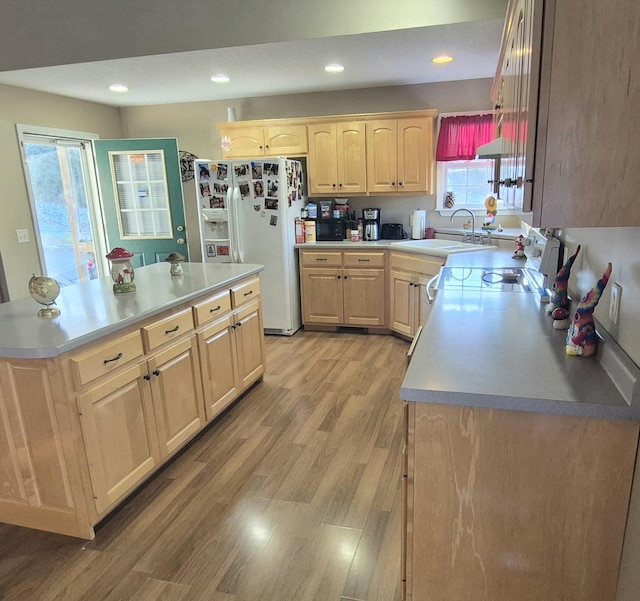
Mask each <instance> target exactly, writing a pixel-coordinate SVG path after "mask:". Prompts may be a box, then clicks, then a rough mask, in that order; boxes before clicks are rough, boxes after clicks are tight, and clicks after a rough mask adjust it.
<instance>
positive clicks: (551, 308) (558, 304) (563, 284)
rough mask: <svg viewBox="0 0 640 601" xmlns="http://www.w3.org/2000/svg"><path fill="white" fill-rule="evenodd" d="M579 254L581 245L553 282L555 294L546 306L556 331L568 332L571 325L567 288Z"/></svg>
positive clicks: (553, 293)
mask: <svg viewBox="0 0 640 601" xmlns="http://www.w3.org/2000/svg"><path fill="white" fill-rule="evenodd" d="M579 252H580V245H578V248H576V252H575V253H573V255H571V256H570V257H569V259H567V262H566V263H565V264H564V265H563V266H562V267H561V268H560V271H558V275H556V279H555V282H553V292H552V294H551V300H550V301H549V304H548V305H547V306H546V310H547V313H549V315H551V317H552V318H553V327H554V328H555V329H556V330H566V329H567V328H568V327H569V324H570V323H571V320H570V317H569V309H570V307H571V300H570V299H569V294H568V293H567V288H568V287H569V276H570V275H571V267H572V266H573V263H574V261H575V260H576V257H577V256H578V253H579Z"/></svg>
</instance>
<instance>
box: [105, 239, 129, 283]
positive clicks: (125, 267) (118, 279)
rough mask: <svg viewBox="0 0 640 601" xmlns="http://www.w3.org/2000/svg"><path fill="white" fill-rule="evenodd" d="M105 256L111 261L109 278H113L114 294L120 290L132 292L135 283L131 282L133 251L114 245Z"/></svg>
mask: <svg viewBox="0 0 640 601" xmlns="http://www.w3.org/2000/svg"><path fill="white" fill-rule="evenodd" d="M106 256H107V259H109V261H111V279H112V280H113V291H114V292H115V293H116V294H119V293H122V292H133V291H134V290H135V289H136V285H135V284H134V283H133V277H134V274H133V265H131V257H133V253H132V252H131V251H129V250H127V249H126V248H121V247H120V246H116V247H115V248H114V249H113V250H112V251H111V252H110V253H109V254H108V255H106Z"/></svg>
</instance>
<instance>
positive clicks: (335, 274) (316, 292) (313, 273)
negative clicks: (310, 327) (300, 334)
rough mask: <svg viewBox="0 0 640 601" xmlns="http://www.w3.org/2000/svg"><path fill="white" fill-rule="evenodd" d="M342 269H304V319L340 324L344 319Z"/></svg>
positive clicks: (306, 320)
mask: <svg viewBox="0 0 640 601" xmlns="http://www.w3.org/2000/svg"><path fill="white" fill-rule="evenodd" d="M342 307H343V293H342V270H341V269H303V270H302V321H303V322H304V323H318V324H339V323H343V321H342V316H343V312H342Z"/></svg>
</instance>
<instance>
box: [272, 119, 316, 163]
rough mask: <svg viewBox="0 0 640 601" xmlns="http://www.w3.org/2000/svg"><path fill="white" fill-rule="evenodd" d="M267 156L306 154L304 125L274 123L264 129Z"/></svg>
mask: <svg viewBox="0 0 640 601" xmlns="http://www.w3.org/2000/svg"><path fill="white" fill-rule="evenodd" d="M264 143H265V154H266V155H267V156H285V157H293V156H299V155H303V154H307V127H306V125H274V126H271V127H266V128H265V130H264Z"/></svg>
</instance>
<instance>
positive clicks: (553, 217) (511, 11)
mask: <svg viewBox="0 0 640 601" xmlns="http://www.w3.org/2000/svg"><path fill="white" fill-rule="evenodd" d="M543 8H544V11H543ZM637 13H638V11H637V5H636V3H635V2H633V1H632V0H624V1H623V2H622V3H620V4H618V5H616V9H615V10H612V9H611V6H609V5H608V4H607V3H604V2H600V3H593V6H591V5H590V6H589V10H584V3H582V2H579V0H565V1H563V2H558V0H545V1H544V2H543V1H542V0H511V1H510V3H509V8H508V11H507V21H506V26H505V29H504V37H503V40H502V49H501V54H500V56H501V58H500V62H499V65H498V71H497V75H496V80H495V82H494V89H493V94H492V97H493V99H494V101H495V102H496V105H498V110H499V111H500V113H501V115H500V118H501V119H502V123H501V126H502V131H501V136H502V137H503V139H504V138H506V139H507V141H508V148H507V150H506V153H505V155H506V156H505V160H504V161H503V162H506V163H507V165H506V170H505V169H503V171H502V173H501V180H503V181H504V178H505V177H511V179H513V176H514V175H515V179H516V182H517V180H518V177H522V178H523V180H524V181H523V182H522V186H523V190H522V193H523V204H524V208H525V210H526V209H528V208H531V209H532V210H533V225H534V226H540V227H604V226H612V227H638V226H640V210H638V201H637V195H638V189H640V170H639V169H638V168H637V166H638V165H640V144H638V140H637V133H636V130H637V127H634V124H637V123H638V122H640V101H639V98H640V96H639V94H638V89H640V62H639V61H638V56H640V19H639V18H638V17H637ZM631 15H633V16H631ZM621 32H624V34H621ZM523 150H524V153H525V154H524V156H523V154H522V153H523ZM518 167H519V168H518ZM509 169H512V171H511V173H512V175H511V176H509ZM513 169H515V171H514V170H513ZM512 187H513V186H512ZM516 188H517V184H516ZM503 192H505V188H504V187H503V188H501V195H502V194H503ZM510 193H511V194H515V193H516V192H506V195H507V196H509V194H510ZM516 202H517V199H516Z"/></svg>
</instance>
